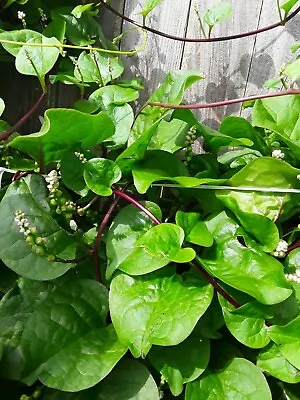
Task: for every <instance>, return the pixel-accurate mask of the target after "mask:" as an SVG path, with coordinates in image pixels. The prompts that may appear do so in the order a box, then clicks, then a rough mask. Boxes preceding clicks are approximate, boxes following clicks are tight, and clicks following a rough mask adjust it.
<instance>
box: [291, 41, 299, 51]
mask: <svg viewBox="0 0 300 400" xmlns="http://www.w3.org/2000/svg"><path fill="white" fill-rule="evenodd" d="M299 49H300V43H294V44H293V45H292V46H291V52H292V53H296V51H298V50H299Z"/></svg>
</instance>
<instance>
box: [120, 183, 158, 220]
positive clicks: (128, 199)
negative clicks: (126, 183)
mask: <svg viewBox="0 0 300 400" xmlns="http://www.w3.org/2000/svg"><path fill="white" fill-rule="evenodd" d="M114 194H115V195H117V196H120V197H122V198H123V199H125V200H127V201H129V202H130V203H131V204H133V205H134V206H135V207H137V208H139V209H140V210H141V211H143V213H145V214H146V215H147V216H148V217H149V218H150V219H151V220H152V221H153V222H154V223H155V224H156V225H159V224H161V222H160V220H159V219H157V218H156V216H155V215H153V214H152V213H151V211H149V210H148V209H147V208H146V207H144V206H143V205H142V204H141V203H140V202H139V201H137V200H135V199H133V198H132V197H131V196H129V195H128V194H126V193H123V192H121V191H120V190H117V189H116V190H114Z"/></svg>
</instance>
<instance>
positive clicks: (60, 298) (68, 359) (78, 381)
mask: <svg viewBox="0 0 300 400" xmlns="http://www.w3.org/2000/svg"><path fill="white" fill-rule="evenodd" d="M107 312H108V293H107V289H106V288H105V287H104V286H103V285H101V284H99V283H97V282H95V281H91V280H88V279H83V280H75V281H72V282H67V283H66V284H65V285H62V286H61V287H60V288H58V289H57V290H56V291H54V292H53V293H52V294H51V295H49V296H48V297H47V299H46V300H45V301H44V302H43V303H42V304H41V305H40V306H39V307H38V309H37V310H36V311H35V312H34V313H33V314H32V315H31V316H30V318H29V320H28V322H27V324H26V327H25V329H24V332H23V335H22V338H21V347H22V351H23V354H24V356H25V359H26V364H25V368H24V370H23V380H24V381H25V382H26V383H27V384H28V383H29V384H32V383H33V382H34V381H35V380H36V379H37V378H39V380H40V381H41V382H42V383H44V384H45V385H47V386H48V387H52V388H57V389H60V390H65V391H71V392H74V391H79V390H83V389H86V388H89V387H91V386H94V385H95V384H96V383H98V382H99V381H100V380H102V379H103V378H104V377H105V376H106V375H107V374H108V373H109V372H110V371H111V370H112V368H113V367H114V366H115V365H116V363H117V362H118V361H119V360H120V358H121V357H122V356H123V355H124V353H125V352H126V348H125V347H124V346H122V345H121V344H120V343H119V341H118V339H117V336H116V334H115V331H114V329H113V326H112V325H110V326H105V325H106V317H107Z"/></svg>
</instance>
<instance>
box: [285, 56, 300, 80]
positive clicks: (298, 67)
mask: <svg viewBox="0 0 300 400" xmlns="http://www.w3.org/2000/svg"><path fill="white" fill-rule="evenodd" d="M283 73H284V74H285V75H286V76H288V77H289V78H290V79H291V80H292V82H296V81H297V80H298V79H300V59H299V58H298V59H297V60H296V61H293V62H291V63H288V64H287V66H286V67H285V68H284V70H283Z"/></svg>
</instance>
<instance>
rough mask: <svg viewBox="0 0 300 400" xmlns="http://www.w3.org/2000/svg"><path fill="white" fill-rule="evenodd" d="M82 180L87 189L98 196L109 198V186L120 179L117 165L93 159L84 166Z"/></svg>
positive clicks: (104, 160)
mask: <svg viewBox="0 0 300 400" xmlns="http://www.w3.org/2000/svg"><path fill="white" fill-rule="evenodd" d="M83 176H84V180H85V182H86V184H87V186H88V188H89V189H91V190H92V191H93V192H94V193H96V194H98V195H100V196H110V195H111V194H112V190H111V186H112V185H113V184H114V183H116V182H118V181H119V180H120V179H121V178H122V172H121V170H120V168H119V167H118V165H117V164H116V163H115V162H114V161H111V160H107V159H105V158H93V159H91V160H89V161H88V162H86V163H85V165H84V174H83Z"/></svg>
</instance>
